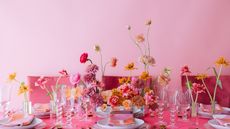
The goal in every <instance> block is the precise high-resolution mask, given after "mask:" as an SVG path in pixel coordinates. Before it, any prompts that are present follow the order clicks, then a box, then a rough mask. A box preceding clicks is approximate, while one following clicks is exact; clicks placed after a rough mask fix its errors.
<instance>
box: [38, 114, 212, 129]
mask: <svg viewBox="0 0 230 129" xmlns="http://www.w3.org/2000/svg"><path fill="white" fill-rule="evenodd" d="M100 119H102V118H98V117H95V118H93V119H92V120H91V121H88V122H83V121H78V120H76V119H73V125H74V129H83V128H84V129H88V128H89V127H91V128H92V127H93V125H94V124H96V122H97V121H98V120H100ZM164 119H165V121H166V122H167V123H168V124H169V122H170V120H169V113H168V112H165V114H164ZM143 120H144V121H145V123H147V124H148V125H150V127H152V128H153V126H154V125H155V124H156V122H157V121H158V118H157V117H150V116H149V115H147V116H146V117H144V118H143ZM43 121H44V122H45V123H46V124H47V127H46V128H45V129H50V128H51V127H52V126H53V122H52V121H51V120H50V119H43ZM198 121H199V125H198V126H196V127H198V128H199V129H213V128H212V127H211V126H209V125H208V124H207V122H208V119H205V118H198ZM176 126H177V127H178V128H177V129H195V128H194V126H193V122H192V121H191V120H188V121H186V122H185V121H183V120H182V119H181V118H177V120H176ZM192 127H193V128H192ZM152 128H150V129H152Z"/></svg>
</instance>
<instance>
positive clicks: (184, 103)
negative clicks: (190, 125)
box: [177, 90, 191, 121]
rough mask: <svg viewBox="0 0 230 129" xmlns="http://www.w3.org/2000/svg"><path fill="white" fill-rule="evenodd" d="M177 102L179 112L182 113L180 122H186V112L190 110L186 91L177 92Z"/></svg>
mask: <svg viewBox="0 0 230 129" xmlns="http://www.w3.org/2000/svg"><path fill="white" fill-rule="evenodd" d="M177 101H178V105H179V111H180V113H182V120H183V121H188V110H189V109H190V101H191V100H190V96H189V93H188V91H186V92H183V91H182V90H181V91H179V92H178V94H177Z"/></svg>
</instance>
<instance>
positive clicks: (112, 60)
mask: <svg viewBox="0 0 230 129" xmlns="http://www.w3.org/2000/svg"><path fill="white" fill-rule="evenodd" d="M116 66H117V58H116V57H113V58H112V59H111V67H116Z"/></svg>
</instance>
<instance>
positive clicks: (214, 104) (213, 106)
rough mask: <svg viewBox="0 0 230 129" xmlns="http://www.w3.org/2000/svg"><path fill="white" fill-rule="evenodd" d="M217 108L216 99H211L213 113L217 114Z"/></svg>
mask: <svg viewBox="0 0 230 129" xmlns="http://www.w3.org/2000/svg"><path fill="white" fill-rule="evenodd" d="M215 109H216V101H215V100H213V101H211V113H212V114H215Z"/></svg>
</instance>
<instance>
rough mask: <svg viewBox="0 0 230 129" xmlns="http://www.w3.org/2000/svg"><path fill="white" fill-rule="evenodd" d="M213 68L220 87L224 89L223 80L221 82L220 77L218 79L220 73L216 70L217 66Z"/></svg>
mask: <svg viewBox="0 0 230 129" xmlns="http://www.w3.org/2000/svg"><path fill="white" fill-rule="evenodd" d="M212 69H213V72H214V74H215V76H216V83H217V85H218V86H219V87H220V89H222V88H223V86H222V82H221V80H220V79H218V73H217V71H216V68H215V67H212Z"/></svg>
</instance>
